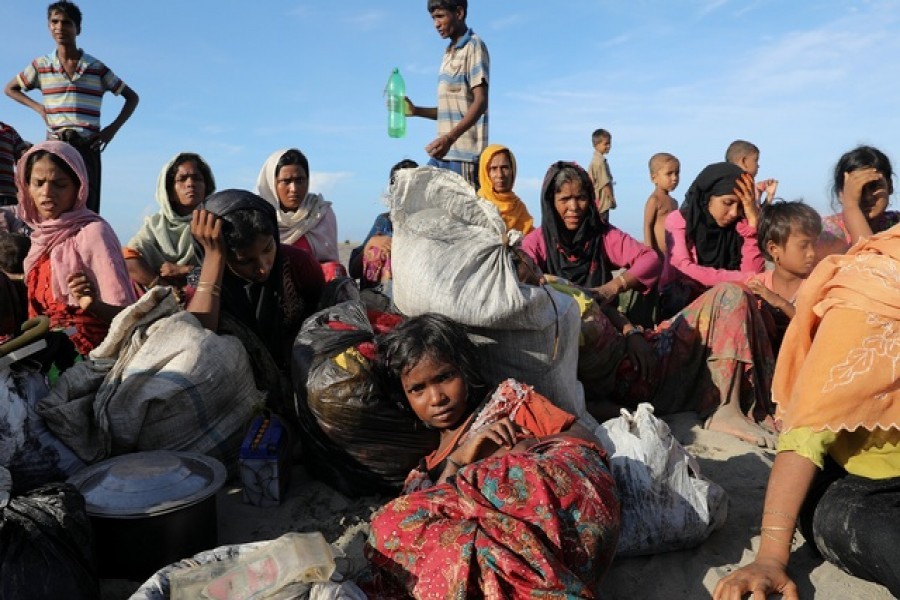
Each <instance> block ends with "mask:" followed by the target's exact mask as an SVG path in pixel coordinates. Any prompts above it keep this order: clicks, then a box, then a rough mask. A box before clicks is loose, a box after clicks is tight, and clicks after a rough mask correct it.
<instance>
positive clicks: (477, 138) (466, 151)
mask: <svg viewBox="0 0 900 600" xmlns="http://www.w3.org/2000/svg"><path fill="white" fill-rule="evenodd" d="M490 68H491V58H490V56H489V55H488V50H487V46H485V45H484V42H483V41H481V38H480V37H478V36H477V35H475V32H474V31H472V30H471V29H469V30H468V31H466V33H465V34H463V36H462V37H461V38H460V39H459V40H458V41H457V43H456V44H455V45H453V46H451V47H449V48H447V51H446V52H445V53H444V59H443V61H441V70H440V74H439V76H438V93H437V123H438V135H439V136H441V135H446V134H448V133H450V130H451V129H453V128H454V127H455V126H456V124H457V123H459V122H460V121H462V118H463V116H465V114H466V112H468V110H469V107H470V106H471V105H472V102H473V100H474V99H475V97H474V95H473V94H472V88H474V87H477V86H479V85H485V86H487V84H488V75H489V73H490ZM487 143H488V114H487V111H485V112H484V114H482V115H481V117H479V118H478V121H476V122H475V124H474V125H472V127H470V128H469V129H468V131H466V132H465V133H463V134H462V135H461V136H460V137H459V139H458V140H456V142H454V144H453V146H451V147H450V150H449V151H448V152H447V154H446V155H445V156H444V160H453V161H462V162H472V163H474V162H476V161H477V160H478V157H479V155H481V152H482V151H483V150H484V149H485V148H486V147H487Z"/></svg>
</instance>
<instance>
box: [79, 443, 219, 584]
mask: <svg viewBox="0 0 900 600" xmlns="http://www.w3.org/2000/svg"><path fill="white" fill-rule="evenodd" d="M225 476H226V473H225V467H224V466H223V465H222V463H220V462H219V461H217V460H216V459H214V458H210V457H208V456H204V455H202V454H195V453H190V452H173V451H154V452H137V453H134V454H125V455H122V456H117V457H115V458H111V459H108V460H105V461H102V462H99V463H96V464H94V465H91V466H89V467H86V468H84V469H82V470H81V471H79V472H78V473H76V474H75V475H73V476H72V477H70V478H69V483H71V484H73V485H74V486H75V487H76V488H78V490H79V491H80V492H81V494H82V495H83V496H84V497H85V501H86V505H87V506H86V508H87V513H88V515H89V516H90V519H91V525H92V526H93V529H94V545H95V551H96V556H97V568H98V573H99V575H100V577H103V578H109V579H130V580H132V581H144V580H145V579H147V578H148V577H149V576H151V575H152V574H153V573H155V572H156V571H157V570H158V569H160V568H162V567H164V566H166V565H168V564H170V563H173V562H176V561H178V560H181V559H183V558H187V557H189V556H193V555H194V554H196V553H198V552H201V551H203V550H208V549H210V548H214V547H216V546H217V545H218V518H217V515H216V492H218V491H219V489H220V488H221V487H222V486H223V485H224V483H225Z"/></svg>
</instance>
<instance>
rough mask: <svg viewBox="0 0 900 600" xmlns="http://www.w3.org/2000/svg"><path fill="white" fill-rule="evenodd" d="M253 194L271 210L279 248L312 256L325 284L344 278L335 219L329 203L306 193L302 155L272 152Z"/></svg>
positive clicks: (305, 165)
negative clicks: (287, 246)
mask: <svg viewBox="0 0 900 600" xmlns="http://www.w3.org/2000/svg"><path fill="white" fill-rule="evenodd" d="M256 193H257V194H259V195H260V196H261V197H263V198H264V199H265V200H266V201H268V202H269V204H271V205H272V206H273V207H274V208H275V210H276V214H277V217H278V235H279V239H280V240H281V243H282V244H288V245H289V246H296V247H297V248H302V249H304V250H306V251H307V252H309V253H310V254H312V255H313V256H314V257H315V259H316V260H317V261H319V262H320V263H322V270H323V271H324V272H325V277H326V279H328V280H329V281H330V280H331V279H334V278H335V277H339V276H344V275H346V274H347V272H346V269H344V267H343V265H342V264H341V262H340V260H341V259H340V255H339V253H338V242H337V217H335V215H334V209H332V208H331V202H328V201H326V200H325V199H324V198H323V197H322V195H321V194H313V193H311V192H310V191H309V162H308V161H307V159H306V156H305V155H304V154H303V153H302V152H300V151H299V150H297V149H296V148H290V149H285V150H277V151H275V152H273V153H272V154H271V155H270V156H269V158H268V159H267V160H266V162H265V164H263V166H262V169H260V171H259V177H257V179H256Z"/></svg>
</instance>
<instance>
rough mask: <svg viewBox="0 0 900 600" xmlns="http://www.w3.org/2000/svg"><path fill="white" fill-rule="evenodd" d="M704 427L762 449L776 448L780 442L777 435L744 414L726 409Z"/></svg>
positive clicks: (714, 415)
mask: <svg viewBox="0 0 900 600" xmlns="http://www.w3.org/2000/svg"><path fill="white" fill-rule="evenodd" d="M703 427H704V428H706V429H709V430H710V431H720V432H722V433H727V434H729V435H733V436H734V437H736V438H738V439H741V440H744V441H745V442H749V443H751V444H753V445H755V446H759V447H760V448H775V444H776V442H777V441H778V436H777V434H775V433H773V432H771V431H769V430H768V429H766V428H765V427H762V426H760V425H759V424H757V423H754V422H753V421H751V420H750V419H748V418H747V417H745V416H744V415H742V414H739V413H736V412H735V411H731V410H725V407H722V408H720V409H719V410H717V411H716V412H715V413H713V415H712V416H711V417H709V418H708V419H707V420H706V423H704V424H703Z"/></svg>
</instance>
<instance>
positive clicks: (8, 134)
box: [0, 122, 28, 196]
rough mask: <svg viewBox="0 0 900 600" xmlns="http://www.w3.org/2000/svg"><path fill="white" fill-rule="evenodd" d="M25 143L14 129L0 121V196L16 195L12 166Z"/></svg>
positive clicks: (23, 149) (23, 148) (22, 150)
mask: <svg viewBox="0 0 900 600" xmlns="http://www.w3.org/2000/svg"><path fill="white" fill-rule="evenodd" d="M27 145H28V144H26V143H25V141H24V140H22V138H21V136H19V133H18V132H17V131H16V130H15V129H13V128H12V127H10V126H9V125H7V124H6V123H3V122H0V196H15V195H16V179H15V176H14V171H13V166H14V165H15V164H16V156H17V155H19V154H21V153H22V152H24V151H25V148H26V146H27Z"/></svg>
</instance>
